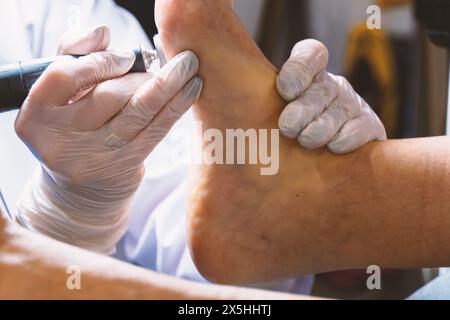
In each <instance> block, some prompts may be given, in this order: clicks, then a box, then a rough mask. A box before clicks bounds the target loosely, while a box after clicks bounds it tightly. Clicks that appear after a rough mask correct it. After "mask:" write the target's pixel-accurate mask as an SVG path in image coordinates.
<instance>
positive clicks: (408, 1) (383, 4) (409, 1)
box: [377, 0, 412, 8]
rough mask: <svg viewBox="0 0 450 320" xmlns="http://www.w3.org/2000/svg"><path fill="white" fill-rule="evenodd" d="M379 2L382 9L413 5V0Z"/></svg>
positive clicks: (379, 0)
mask: <svg viewBox="0 0 450 320" xmlns="http://www.w3.org/2000/svg"><path fill="white" fill-rule="evenodd" d="M377 2H378V5H379V6H380V7H382V8H392V7H395V6H399V5H401V6H402V5H408V4H412V0H378V1H377Z"/></svg>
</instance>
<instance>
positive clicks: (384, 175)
mask: <svg viewBox="0 0 450 320" xmlns="http://www.w3.org/2000/svg"><path fill="white" fill-rule="evenodd" d="M320 157H321V158H322V160H323V161H321V163H322V164H323V165H322V166H321V167H320V168H319V173H318V175H317V176H316V180H313V181H315V182H316V184H317V183H319V184H320V185H321V187H320V189H321V192H319V193H317V194H316V195H315V196H314V197H313V198H311V199H310V200H311V203H312V206H315V208H314V209H315V210H313V211H315V212H313V214H315V215H317V216H316V218H315V219H316V224H315V228H313V229H312V230H313V232H310V234H309V236H310V237H311V239H313V241H312V242H311V243H313V244H314V246H315V248H314V250H313V251H314V252H316V253H317V254H315V255H314V257H313V260H314V262H313V263H314V265H315V266H316V268H317V270H314V271H316V272H322V271H328V270H338V269H351V268H361V267H367V266H369V265H371V264H376V265H380V266H383V267H390V268H410V267H411V268H412V267H442V266H449V265H450V249H449V248H450V247H449V244H450V201H448V200H449V199H450V188H449V186H450V165H449V164H450V141H449V139H448V138H446V137H442V138H429V139H417V140H399V141H388V142H382V143H373V144H371V145H369V146H367V147H366V148H364V149H362V150H360V151H358V152H355V153H353V154H351V155H347V156H343V157H336V156H332V155H330V154H328V153H323V154H322V155H321V156H320ZM317 178H318V179H319V180H320V181H319V180H318V179H317ZM310 209H312V208H310ZM305 232H307V233H309V231H308V230H305Z"/></svg>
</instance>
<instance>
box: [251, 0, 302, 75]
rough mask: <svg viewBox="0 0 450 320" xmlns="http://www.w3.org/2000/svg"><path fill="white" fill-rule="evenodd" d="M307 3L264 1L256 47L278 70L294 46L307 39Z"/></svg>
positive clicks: (287, 0) (277, 0)
mask: <svg viewBox="0 0 450 320" xmlns="http://www.w3.org/2000/svg"><path fill="white" fill-rule="evenodd" d="M307 12H308V1H298V0H276V1H266V3H265V8H264V12H263V19H262V23H261V28H260V33H259V37H258V40H257V42H258V45H259V46H260V48H261V50H262V51H263V52H264V54H265V55H266V57H267V58H268V59H269V60H270V61H271V62H272V63H273V64H274V65H275V66H276V67H278V68H281V66H282V65H283V63H284V62H285V61H286V60H287V59H288V58H289V56H290V53H291V50H292V48H293V47H294V45H295V44H296V43H297V42H298V41H299V40H302V39H305V38H307V37H308V24H309V22H308V19H307Z"/></svg>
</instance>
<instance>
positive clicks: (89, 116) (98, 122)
mask: <svg viewBox="0 0 450 320" xmlns="http://www.w3.org/2000/svg"><path fill="white" fill-rule="evenodd" d="M152 76H153V75H152V74H151V73H133V74H127V75H125V76H123V77H121V78H117V79H113V80H108V81H105V82H102V83H100V84H98V85H97V86H96V87H95V88H94V89H93V90H92V91H90V92H89V93H88V95H87V96H86V97H85V98H84V99H82V100H81V101H80V102H79V104H81V107H80V108H79V111H78V112H77V113H76V114H75V116H74V120H75V121H74V127H75V128H76V129H77V130H79V131H95V130H98V129H100V128H102V127H103V126H104V125H105V124H106V123H107V122H108V121H110V120H111V119H112V118H113V117H114V116H115V115H117V114H118V113H119V112H120V111H121V110H122V109H123V108H124V107H125V106H126V105H127V103H128V101H130V99H131V97H132V96H133V94H134V93H135V92H136V91H137V90H138V89H139V87H140V86H141V85H142V84H143V83H145V82H147V81H149V80H150V79H151V78H152Z"/></svg>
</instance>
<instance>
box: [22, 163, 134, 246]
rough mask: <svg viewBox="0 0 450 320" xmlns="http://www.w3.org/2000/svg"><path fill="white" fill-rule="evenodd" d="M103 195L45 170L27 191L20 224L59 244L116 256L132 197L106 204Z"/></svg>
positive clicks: (126, 224) (33, 178) (31, 183)
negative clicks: (117, 244)
mask: <svg viewBox="0 0 450 320" xmlns="http://www.w3.org/2000/svg"><path fill="white" fill-rule="evenodd" d="M99 195H100V193H99V191H98V190H93V189H89V188H83V187H80V186H78V185H74V184H72V183H71V182H69V181H66V180H64V179H58V178H57V177H55V175H53V174H52V173H51V172H48V171H47V170H46V169H44V168H41V169H39V170H38V171H37V172H35V174H34V176H33V177H32V179H31V180H30V181H29V183H28V185H27V186H26V189H25V190H24V193H23V195H22V197H21V199H20V201H19V203H18V208H17V216H16V220H17V221H18V222H19V223H20V224H21V225H23V226H24V227H26V228H27V229H29V230H33V231H37V232H39V233H42V234H44V235H46V236H49V237H51V238H54V239H56V240H59V241H62V242H65V243H68V244H72V245H75V246H78V247H82V248H85V249H88V250H91V251H95V252H99V253H103V254H112V253H114V246H115V244H116V243H117V242H118V241H119V240H120V238H121V237H122V236H123V234H124V233H125V231H126V229H127V226H128V216H129V204H130V202H131V196H130V197H128V198H127V199H123V198H121V199H120V201H119V200H116V201H111V202H110V203H106V200H107V198H108V196H105V195H104V196H103V197H101V196H99ZM94 198H95V199H94Z"/></svg>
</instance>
